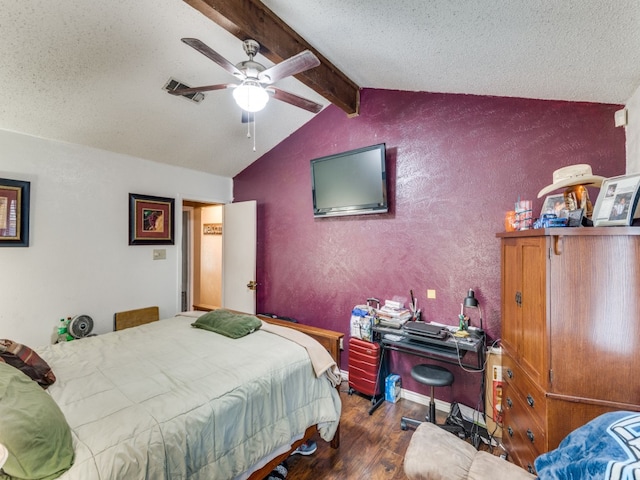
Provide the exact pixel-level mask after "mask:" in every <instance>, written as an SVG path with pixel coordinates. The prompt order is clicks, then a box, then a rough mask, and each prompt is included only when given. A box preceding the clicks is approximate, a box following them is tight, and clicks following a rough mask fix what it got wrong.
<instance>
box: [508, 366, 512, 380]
mask: <svg viewBox="0 0 640 480" xmlns="http://www.w3.org/2000/svg"><path fill="white" fill-rule="evenodd" d="M507 377H509V378H513V372H512V371H511V369H510V368H507Z"/></svg>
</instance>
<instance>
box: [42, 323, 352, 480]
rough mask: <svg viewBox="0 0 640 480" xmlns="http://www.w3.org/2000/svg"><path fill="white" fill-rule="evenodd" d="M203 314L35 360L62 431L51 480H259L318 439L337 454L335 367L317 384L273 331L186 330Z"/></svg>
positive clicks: (308, 366) (301, 349) (295, 348)
mask: <svg viewBox="0 0 640 480" xmlns="http://www.w3.org/2000/svg"><path fill="white" fill-rule="evenodd" d="M204 313H205V312H188V313H185V314H180V315H178V316H176V317H173V318H170V319H165V320H160V321H156V322H153V323H149V324H145V325H141V326H137V327H135V328H128V329H126V330H121V331H116V332H111V333H108V334H105V335H99V336H95V337H90V338H85V339H82V340H76V341H73V342H68V343H64V344H57V345H51V346H47V347H44V348H41V349H38V350H37V352H38V353H39V355H40V356H41V357H42V358H43V359H44V360H45V361H46V362H47V363H48V364H49V366H50V367H51V369H52V370H53V372H55V375H56V377H57V380H56V382H55V383H54V384H53V385H51V386H50V387H49V388H48V390H47V392H48V393H49V394H50V395H51V397H52V398H53V399H54V400H55V402H56V403H57V405H58V406H59V407H60V409H61V411H62V412H63V414H64V416H65V418H66V420H67V422H68V424H69V426H70V428H71V435H72V440H73V448H74V454H75V459H74V463H73V465H72V467H71V468H70V469H69V470H67V471H66V472H65V473H63V474H62V475H61V476H60V477H59V478H60V480H92V479H101V480H102V479H122V478H127V479H153V480H161V479H167V480H169V479H194V480H199V479H207V480H210V479H247V478H251V479H254V478H255V479H261V478H263V477H264V473H265V471H267V472H268V471H269V469H270V468H271V467H270V465H273V463H274V461H275V462H276V463H277V461H278V460H279V459H280V458H286V455H287V453H288V452H289V451H290V450H291V449H292V448H293V447H295V446H296V445H297V444H299V443H300V442H301V441H302V440H303V439H304V438H306V437H308V436H309V434H310V433H311V432H314V431H315V429H317V431H318V432H319V434H320V436H321V437H322V438H323V439H324V440H327V441H333V446H337V436H336V435H337V432H338V426H339V419H340V409H341V404H340V398H339V394H338V391H337V389H336V388H335V387H336V385H335V384H336V381H335V378H334V379H333V383H332V381H331V380H330V378H331V375H329V373H330V371H333V374H334V375H335V372H336V368H337V367H335V363H334V360H335V359H333V358H331V357H329V359H330V361H331V362H332V363H334V365H333V367H332V368H330V369H328V370H327V372H325V373H323V374H321V375H319V376H317V375H316V374H314V370H313V369H314V365H312V363H311V359H310V356H309V353H308V352H307V350H308V348H305V346H303V345H301V344H299V343H296V342H294V341H292V340H291V339H290V338H286V337H287V334H286V333H285V334H282V332H279V331H275V332H274V331H273V330H274V329H278V328H282V327H280V326H276V327H274V326H272V325H271V324H269V323H263V324H262V326H263V328H260V329H258V330H256V331H255V332H253V333H250V334H248V335H246V336H243V337H241V338H228V337H226V336H224V335H220V334H218V333H214V332H211V331H207V330H203V329H200V328H193V327H192V326H191V325H192V323H194V322H195V321H196V320H197V318H196V317H199V316H200V315H202V314H204ZM276 323H277V322H276ZM291 326H293V327H295V326H296V325H291ZM303 329H304V328H303ZM284 330H287V331H291V330H290V329H284ZM317 330H318V331H320V329H317ZM297 335H299V333H297ZM305 338H306V339H307V340H308V339H309V337H306V336H305ZM303 343H304V342H303ZM322 350H324V349H322ZM325 353H326V350H325Z"/></svg>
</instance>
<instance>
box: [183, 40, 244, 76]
mask: <svg viewBox="0 0 640 480" xmlns="http://www.w3.org/2000/svg"><path fill="white" fill-rule="evenodd" d="M181 40H182V41H183V42H184V43H186V44H187V45H189V46H190V47H192V48H195V49H196V50H197V51H199V52H200V53H201V54H203V55H204V56H205V57H207V58H209V59H211V60H213V61H214V62H216V63H217V64H218V65H220V66H221V67H222V68H224V69H225V70H226V71H227V72H229V73H230V74H231V75H233V76H235V77H238V78H242V79H244V74H243V73H242V72H241V71H240V70H238V69H237V68H236V66H235V65H234V64H233V63H231V62H230V61H229V60H227V59H226V58H224V57H223V56H222V55H220V54H219V53H218V52H215V51H214V50H212V49H211V48H210V47H209V46H207V45H206V44H204V43H202V42H201V41H200V40H198V39H197V38H183V39H181Z"/></svg>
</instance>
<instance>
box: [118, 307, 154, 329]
mask: <svg viewBox="0 0 640 480" xmlns="http://www.w3.org/2000/svg"><path fill="white" fill-rule="evenodd" d="M159 319H160V309H159V308H158V307H146V308H138V309H135V310H127V311H126V312H116V313H115V314H114V315H113V329H114V330H123V329H125V328H131V327H137V326H138V325H144V324H145V323H150V322H156V321H158V320H159Z"/></svg>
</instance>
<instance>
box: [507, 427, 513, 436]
mask: <svg viewBox="0 0 640 480" xmlns="http://www.w3.org/2000/svg"><path fill="white" fill-rule="evenodd" d="M507 432H508V433H509V436H510V437H513V428H511V427H507Z"/></svg>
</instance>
